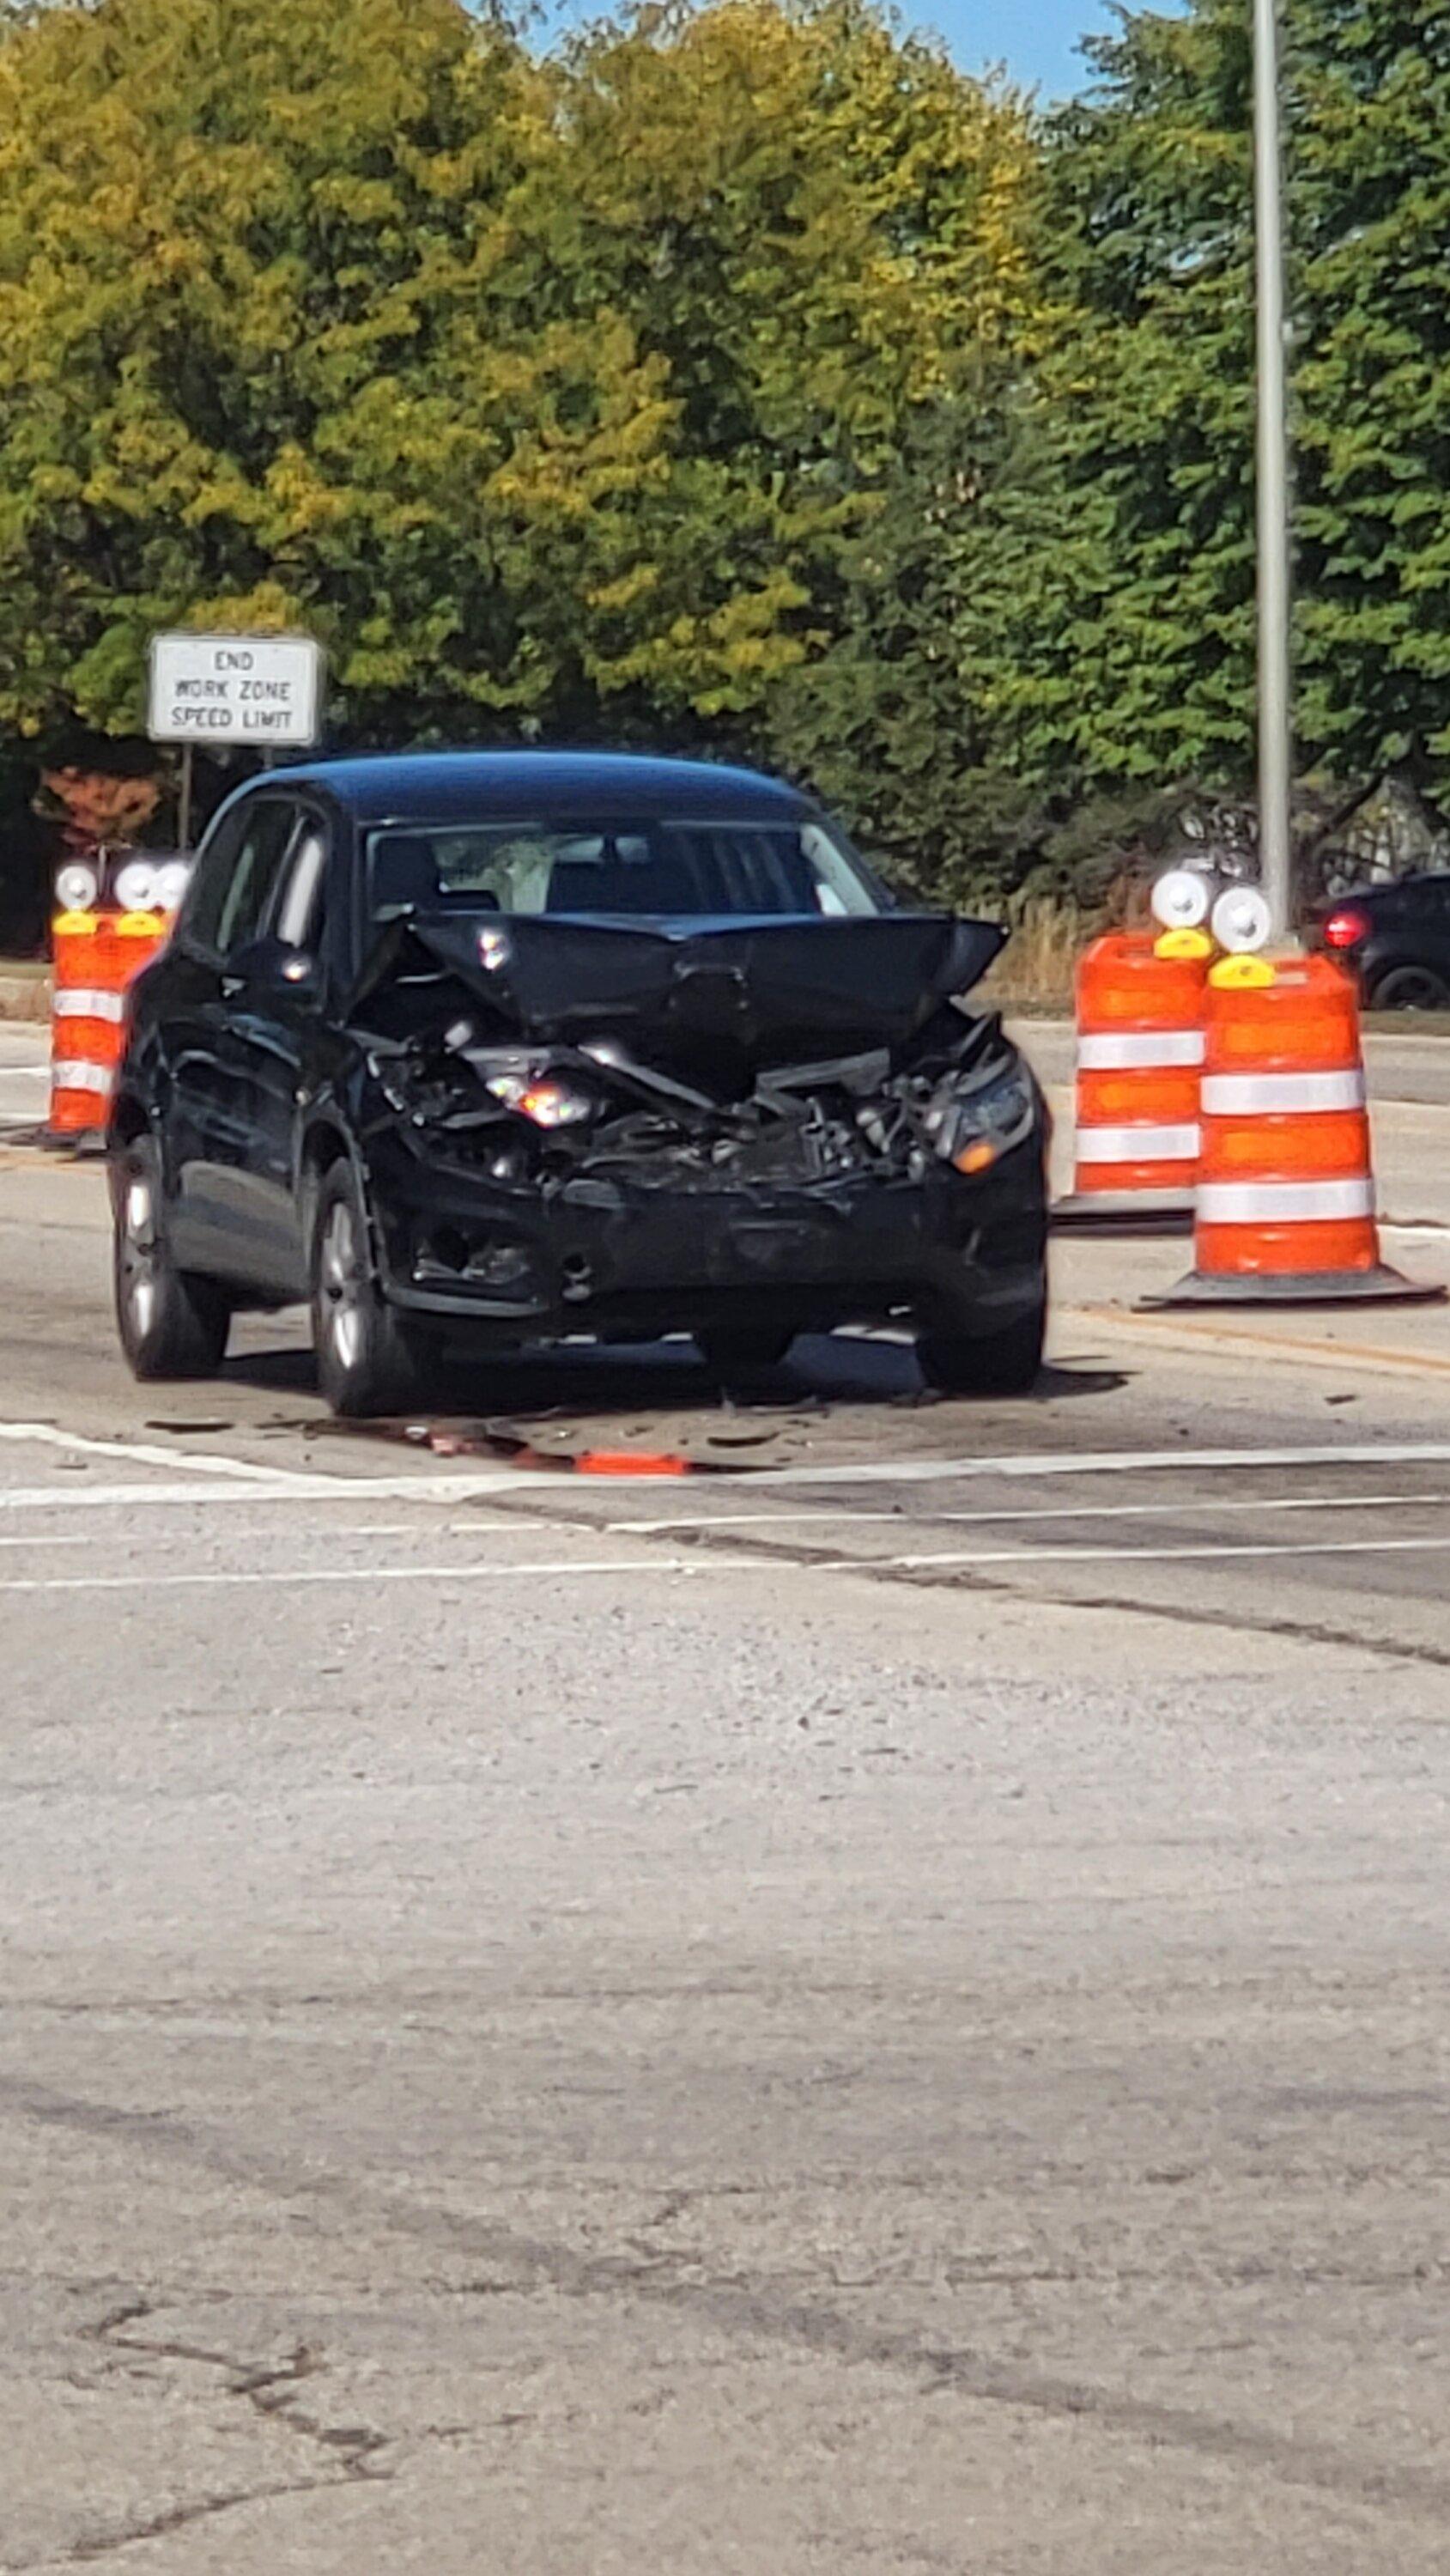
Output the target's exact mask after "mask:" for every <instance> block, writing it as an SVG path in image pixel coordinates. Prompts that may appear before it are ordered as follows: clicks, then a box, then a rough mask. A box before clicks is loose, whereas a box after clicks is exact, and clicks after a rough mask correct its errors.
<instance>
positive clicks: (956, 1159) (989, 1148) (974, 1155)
mask: <svg viewBox="0 0 1450 2576" xmlns="http://www.w3.org/2000/svg"><path fill="white" fill-rule="evenodd" d="M996 1159H997V1148H996V1146H995V1145H992V1144H989V1143H988V1140H987V1138H986V1137H985V1136H974V1137H973V1139H972V1141H971V1143H970V1145H964V1146H963V1147H962V1150H961V1152H960V1153H959V1154H953V1156H952V1161H953V1163H954V1164H955V1166H956V1168H957V1170H958V1171H959V1172H969V1173H970V1172H987V1171H990V1170H991V1167H992V1165H993V1164H994V1163H995V1161H996Z"/></svg>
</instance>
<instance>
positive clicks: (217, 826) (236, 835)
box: [177, 807, 247, 948]
mask: <svg viewBox="0 0 1450 2576" xmlns="http://www.w3.org/2000/svg"><path fill="white" fill-rule="evenodd" d="M246 822H247V811H246V808H245V807H243V808H241V809H239V810H238V811H237V812H236V813H234V814H223V815H222V817H221V819H220V821H219V822H217V823H214V824H213V825H212V828H211V830H210V831H209V832H208V833H207V836H206V838H205V840H204V841H203V842H202V845H201V850H200V852H199V854H198V857H197V862H196V866H195V868H194V869H193V870H192V876H191V883H190V885H189V886H188V888H187V893H186V902H185V904H184V905H183V907H182V912H181V916H180V919H179V920H178V922H177V933H178V936H179V937H180V938H182V939H191V940H194V941H195V942H196V945H197V947H198V948H215V946H216V934H217V924H218V922H219V921H220V920H221V915H222V905H223V904H224V903H225V901H226V897H227V888H228V887H229V885H230V884H231V881H232V870H233V868H234V866H235V864H236V856H237V851H238V849H239V847H240V846H241V839H242V833H243V831H244V829H245V827H246Z"/></svg>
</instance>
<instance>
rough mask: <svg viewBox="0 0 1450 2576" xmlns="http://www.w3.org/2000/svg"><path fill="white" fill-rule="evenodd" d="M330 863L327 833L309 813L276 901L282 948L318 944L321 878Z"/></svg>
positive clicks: (301, 820) (302, 822)
mask: <svg viewBox="0 0 1450 2576" xmlns="http://www.w3.org/2000/svg"><path fill="white" fill-rule="evenodd" d="M326 866H327V836H326V834H325V832H324V831H323V829H322V826H321V824H320V823H318V822H316V821H314V820H313V818H312V817H311V816H310V815H305V814H304V815H303V816H301V817H300V818H299V828H298V831H297V833H296V834H295V835H294V837H293V841H292V845H291V852H290V856H289V859H288V863H287V873H286V876H285V879H284V881H283V885H282V891H281V894H280V896H279V898H278V902H277V912H276V918H275V921H274V923H273V928H274V929H275V931H276V934H277V938H278V941H279V943H280V944H281V946H282V947H283V948H305V947H307V946H308V944H309V942H310V943H313V944H315V942H316V939H317V933H318V929H319V927H320V923H321V913H322V902H321V897H322V879H323V873H324V871H325V869H326Z"/></svg>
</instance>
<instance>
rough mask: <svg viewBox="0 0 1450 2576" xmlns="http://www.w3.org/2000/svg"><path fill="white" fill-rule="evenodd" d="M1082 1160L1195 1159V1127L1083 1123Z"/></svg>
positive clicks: (1079, 1140)
mask: <svg viewBox="0 0 1450 2576" xmlns="http://www.w3.org/2000/svg"><path fill="white" fill-rule="evenodd" d="M1077 1159H1078V1161H1079V1162H1080V1163H1196V1162H1197V1160H1198V1129H1197V1128H1196V1127H1082V1126H1080V1127H1079V1128H1078V1131H1077Z"/></svg>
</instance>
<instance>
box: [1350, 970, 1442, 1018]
mask: <svg viewBox="0 0 1450 2576" xmlns="http://www.w3.org/2000/svg"><path fill="white" fill-rule="evenodd" d="M1369 1007H1370V1009H1371V1010H1372V1011H1446V1010H1450V984H1447V982H1446V980H1445V978H1444V976H1443V975H1439V974H1437V973H1436V971H1435V968H1434V967H1433V966H1387V967H1386V968H1385V971H1384V973H1383V974H1382V975H1377V976H1376V977H1375V980H1374V983H1373V984H1372V986H1371V987H1370V994H1369Z"/></svg>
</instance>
